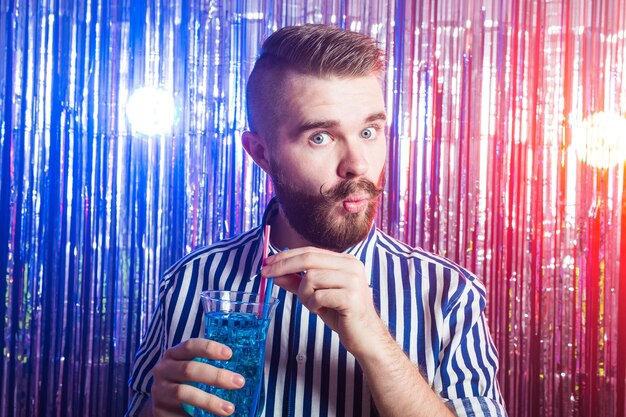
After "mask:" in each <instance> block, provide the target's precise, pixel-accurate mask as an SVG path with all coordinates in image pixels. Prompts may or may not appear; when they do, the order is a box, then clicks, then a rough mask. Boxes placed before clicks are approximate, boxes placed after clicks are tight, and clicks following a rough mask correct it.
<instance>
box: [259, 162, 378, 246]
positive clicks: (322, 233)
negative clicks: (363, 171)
mask: <svg viewBox="0 0 626 417" xmlns="http://www.w3.org/2000/svg"><path fill="white" fill-rule="evenodd" d="M270 165H271V171H272V172H271V177H272V182H273V183H274V190H275V192H276V198H277V200H278V203H279V205H280V207H281V209H282V210H283V213H284V214H285V217H286V218H287V221H288V222H289V225H290V226H291V227H292V228H293V229H294V230H295V231H296V232H297V233H298V234H300V236H302V237H303V238H305V239H306V240H308V241H309V242H311V243H312V244H313V245H315V246H317V247H320V248H324V249H330V250H333V251H336V252H343V251H345V250H346V249H348V248H349V247H351V246H354V245H356V244H357V243H359V242H360V241H362V240H363V239H365V237H366V236H367V234H368V233H369V231H370V229H371V227H372V224H373V223H374V217H375V216H376V210H377V208H378V196H379V195H380V194H381V193H382V191H383V190H382V188H381V187H380V186H377V185H375V184H374V183H373V182H371V181H369V180H367V179H365V178H358V179H345V180H342V181H341V182H340V183H339V184H337V185H336V186H334V187H333V188H331V189H329V190H328V191H323V190H322V189H323V187H324V186H323V185H322V186H321V187H320V191H319V193H318V194H309V193H307V192H304V191H302V190H300V189H298V188H297V187H294V186H293V185H291V184H290V183H289V181H288V179H287V178H286V177H285V176H284V175H283V174H282V172H281V170H280V169H279V168H277V167H276V166H275V165H274V164H270ZM382 177H383V174H382V173H381V177H380V178H381V180H382ZM381 180H379V183H380V182H381ZM360 191H363V192H364V193H365V194H366V195H367V196H369V201H368V202H367V208H366V209H365V210H364V211H361V212H358V213H344V214H343V215H337V213H336V211H337V204H341V202H342V201H343V200H344V199H346V198H347V197H349V196H350V195H351V194H354V193H356V192H360Z"/></svg>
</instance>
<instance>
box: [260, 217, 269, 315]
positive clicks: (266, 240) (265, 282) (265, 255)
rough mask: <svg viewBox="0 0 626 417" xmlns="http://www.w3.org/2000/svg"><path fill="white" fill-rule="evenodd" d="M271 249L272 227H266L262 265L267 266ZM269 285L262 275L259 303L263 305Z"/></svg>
mask: <svg viewBox="0 0 626 417" xmlns="http://www.w3.org/2000/svg"><path fill="white" fill-rule="evenodd" d="M269 247H270V225H269V224H268V225H266V226H265V233H264V234H263V260H262V262H261V265H265V259H266V258H267V254H268V251H269ZM266 285H267V279H266V278H265V277H264V276H263V275H261V288H260V290H259V302H260V303H261V304H263V303H264V302H265V286H266Z"/></svg>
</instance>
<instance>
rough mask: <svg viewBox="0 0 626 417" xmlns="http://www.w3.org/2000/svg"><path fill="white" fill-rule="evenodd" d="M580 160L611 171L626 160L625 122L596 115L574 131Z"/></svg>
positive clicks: (574, 127)
mask: <svg viewBox="0 0 626 417" xmlns="http://www.w3.org/2000/svg"><path fill="white" fill-rule="evenodd" d="M572 146H573V147H574V150H575V151H576V155H577V156H578V158H579V159H580V160H581V161H583V162H585V163H587V164H588V165H590V166H592V167H595V168H602V169H606V168H610V167H612V166H615V165H618V164H619V163H621V162H622V161H625V160H626V118H624V117H622V116H620V115H618V114H616V113H605V112H598V113H594V114H592V115H591V116H589V117H588V118H586V119H585V120H583V121H582V122H581V123H580V124H579V125H578V126H573V129H572Z"/></svg>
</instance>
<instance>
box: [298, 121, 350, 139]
mask: <svg viewBox="0 0 626 417" xmlns="http://www.w3.org/2000/svg"><path fill="white" fill-rule="evenodd" d="M337 125H339V122H338V121H337V120H320V121H313V122H304V123H302V124H301V125H299V126H298V127H296V128H295V129H294V131H293V135H292V136H293V137H296V136H300V135H301V134H302V133H304V132H308V131H309V130H317V129H332V128H333V127H335V126H337Z"/></svg>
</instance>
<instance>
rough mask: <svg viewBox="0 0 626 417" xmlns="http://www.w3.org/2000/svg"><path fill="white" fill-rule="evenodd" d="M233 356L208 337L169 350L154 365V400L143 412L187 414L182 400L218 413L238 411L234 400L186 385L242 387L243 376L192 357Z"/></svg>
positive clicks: (189, 341)
mask: <svg viewBox="0 0 626 417" xmlns="http://www.w3.org/2000/svg"><path fill="white" fill-rule="evenodd" d="M231 356H232V351H231V350H230V348H229V347H228V346H225V345H223V344H221V343H217V342H214V341H211V340H207V339H189V340H186V341H184V342H182V343H180V344H178V345H176V346H174V347H172V348H170V349H168V350H166V351H165V354H164V355H163V357H162V358H161V360H160V361H159V362H158V363H157V364H156V365H155V366H154V369H153V377H154V381H153V384H152V393H151V401H150V402H149V403H148V404H146V406H145V407H144V410H143V411H144V413H142V415H146V414H147V415H150V413H145V411H148V410H150V411H152V416H154V417H162V416H163V417H164V416H186V415H187V414H186V413H185V411H184V410H183V408H182V405H181V404H183V403H185V404H189V405H192V406H194V407H198V408H202V409H204V410H206V411H208V412H211V413H213V414H216V415H220V416H228V415H231V414H232V413H233V411H234V410H235V407H234V405H233V404H232V403H230V402H228V401H224V400H222V399H221V398H219V397H216V396H214V395H211V394H208V393H206V392H204V391H202V390H200V389H199V388H196V387H194V386H191V385H189V384H186V382H198V383H200V384H205V385H210V386H216V387H220V388H226V389H238V388H241V387H243V386H244V384H245V380H244V378H243V376H241V375H239V374H237V373H234V372H231V371H229V370H227V369H221V368H216V367H214V366H211V365H209V364H207V363H203V362H199V361H194V360H193V359H194V358H206V359H213V360H227V359H229V358H230V357H231ZM146 409H147V410H146Z"/></svg>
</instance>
